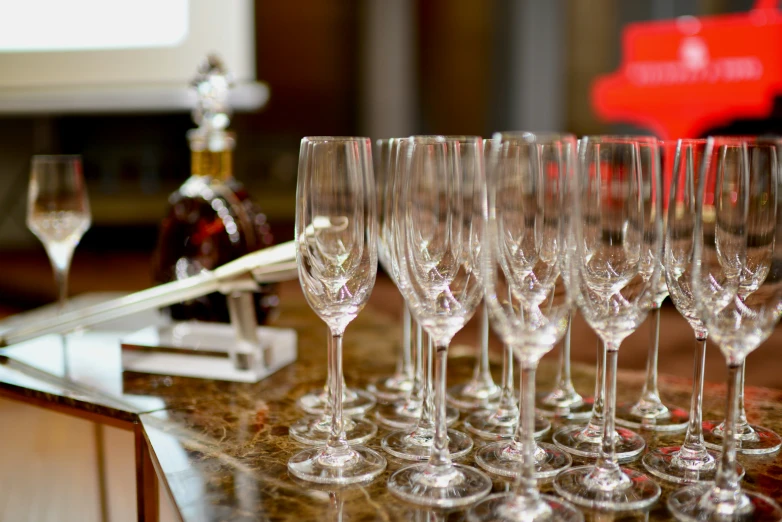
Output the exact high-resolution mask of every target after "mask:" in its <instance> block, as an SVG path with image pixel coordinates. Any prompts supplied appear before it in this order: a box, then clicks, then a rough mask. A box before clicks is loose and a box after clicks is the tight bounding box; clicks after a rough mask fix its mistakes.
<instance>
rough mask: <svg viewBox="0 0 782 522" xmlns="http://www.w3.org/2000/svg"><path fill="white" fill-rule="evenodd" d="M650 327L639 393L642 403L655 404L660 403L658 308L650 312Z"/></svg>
mask: <svg viewBox="0 0 782 522" xmlns="http://www.w3.org/2000/svg"><path fill="white" fill-rule="evenodd" d="M652 321H653V322H652V327H651V335H650V338H649V353H648V354H647V358H646V380H645V382H644V387H643V390H642V391H641V402H642V403H657V404H659V403H660V402H661V401H660V390H659V389H658V388H657V356H658V353H659V350H660V307H659V306H658V307H656V308H655V309H654V310H652Z"/></svg>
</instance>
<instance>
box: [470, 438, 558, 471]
mask: <svg viewBox="0 0 782 522" xmlns="http://www.w3.org/2000/svg"><path fill="white" fill-rule="evenodd" d="M522 459H523V457H522V454H521V448H519V447H517V445H516V444H515V443H514V442H513V441H502V442H494V443H492V444H487V445H486V446H484V447H482V448H481V449H480V450H478V452H477V453H476V454H475V462H476V464H478V465H479V466H480V467H481V468H483V469H485V470H486V471H488V472H490V473H494V474H496V475H502V476H503V477H511V478H514V477H517V476H518V475H519V470H520V469H521V464H522ZM572 463H573V459H571V458H570V455H568V454H567V453H566V452H564V451H562V450H561V449H559V448H557V447H556V446H554V445H553V444H544V443H538V444H537V448H536V451H535V478H538V479H546V478H551V477H553V476H555V475H556V474H557V473H559V472H560V471H562V470H564V469H567V468H569V467H570V465H571V464H572Z"/></svg>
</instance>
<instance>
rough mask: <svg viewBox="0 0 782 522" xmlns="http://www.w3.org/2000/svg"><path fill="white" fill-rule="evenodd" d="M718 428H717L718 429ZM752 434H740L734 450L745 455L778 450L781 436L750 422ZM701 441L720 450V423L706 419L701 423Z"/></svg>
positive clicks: (780, 445)
mask: <svg viewBox="0 0 782 522" xmlns="http://www.w3.org/2000/svg"><path fill="white" fill-rule="evenodd" d="M718 428H719V429H718ZM750 428H752V430H753V432H754V434H751V435H750V436H741V437H739V438H738V440H737V441H736V451H738V452H739V453H743V454H745V455H767V454H769V453H774V452H775V451H779V448H781V447H782V437H780V436H779V435H777V434H776V433H774V432H773V431H771V430H769V429H767V428H764V427H762V426H755V425H754V424H750ZM703 442H704V443H705V444H706V447H707V448H709V449H713V450H715V451H722V429H721V423H718V422H714V421H706V422H704V423H703Z"/></svg>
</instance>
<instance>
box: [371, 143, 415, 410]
mask: <svg viewBox="0 0 782 522" xmlns="http://www.w3.org/2000/svg"><path fill="white" fill-rule="evenodd" d="M397 142H398V140H397V139H396V138H389V139H383V140H377V141H376V142H375V189H376V190H377V211H378V219H379V224H378V245H377V257H378V261H380V266H382V267H383V269H384V270H385V271H386V274H388V275H389V277H391V278H392V279H393V278H394V273H393V272H394V269H393V267H392V263H393V260H392V258H391V254H390V253H389V246H388V232H389V230H390V227H389V224H388V223H387V221H386V219H387V216H388V212H387V208H388V207H390V205H391V202H390V201H388V200H387V198H388V196H389V195H390V194H389V186H391V183H389V179H390V176H391V174H392V172H393V169H394V168H395V165H396V152H397V147H396V145H397ZM412 345H413V342H412V317H411V316H410V310H409V309H408V308H407V305H406V304H405V305H404V311H403V313H402V345H401V347H400V348H401V349H400V353H399V359H398V360H397V364H396V371H395V372H394V373H393V375H390V376H388V377H382V378H380V379H377V380H375V381H373V382H371V383H370V384H369V386H367V390H369V392H370V393H371V394H373V395H374V396H375V397H377V398H378V399H379V400H382V401H393V400H397V399H402V398H404V397H405V396H407V395H409V394H410V392H412V390H413V384H414V382H413V381H414V380H415V375H414V365H413V356H412V353H413V352H412Z"/></svg>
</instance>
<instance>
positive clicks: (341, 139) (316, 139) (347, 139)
mask: <svg viewBox="0 0 782 522" xmlns="http://www.w3.org/2000/svg"><path fill="white" fill-rule="evenodd" d="M301 141H302V143H304V142H310V143H328V142H334V143H353V142H361V141H363V142H365V143H370V144H371V142H372V140H370V139H369V138H367V137H364V136H304V137H303V138H302V139H301Z"/></svg>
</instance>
